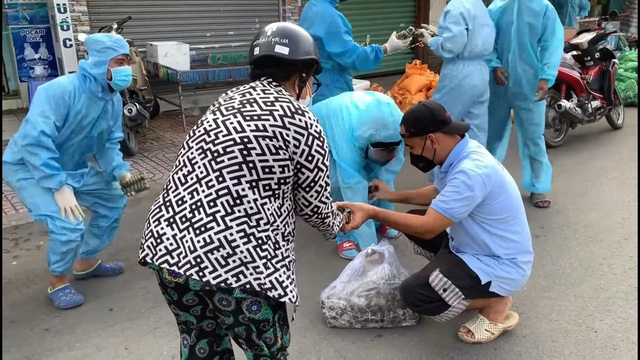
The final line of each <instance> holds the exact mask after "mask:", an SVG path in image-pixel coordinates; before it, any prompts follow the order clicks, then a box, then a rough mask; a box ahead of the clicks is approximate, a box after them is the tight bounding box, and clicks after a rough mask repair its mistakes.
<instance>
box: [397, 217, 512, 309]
mask: <svg viewBox="0 0 640 360" xmlns="http://www.w3.org/2000/svg"><path fill="white" fill-rule="evenodd" d="M425 212H426V210H411V211H409V213H412V214H420V215H424V213H425ZM406 236H407V238H409V240H411V242H413V243H414V245H415V247H416V253H418V254H420V255H425V256H427V257H429V256H428V255H429V254H432V256H431V261H430V262H429V263H428V264H427V265H426V266H425V267H424V268H422V270H419V271H418V272H416V273H415V274H413V275H411V276H409V277H408V278H407V279H405V280H404V281H403V282H402V284H401V285H400V295H401V296H402V299H403V300H404V303H405V304H406V306H407V307H408V308H409V309H411V310H413V311H415V312H417V313H418V314H421V315H426V316H432V317H434V319H436V320H438V321H447V320H451V319H452V318H454V317H456V316H457V315H459V314H460V313H461V312H463V311H464V310H465V309H466V308H467V306H468V305H469V300H472V299H489V298H495V297H501V295H499V294H497V293H494V292H493V291H491V290H489V288H490V286H491V282H490V281H489V282H487V283H486V284H482V281H481V280H480V277H479V276H478V275H477V274H476V273H475V272H474V271H473V270H472V269H471V268H470V267H469V266H468V265H467V264H466V263H465V262H464V260H462V259H461V258H460V257H459V256H458V255H456V254H455V253H454V252H453V251H451V248H450V247H449V234H448V233H447V232H446V231H444V232H442V233H440V234H439V235H438V236H436V237H435V238H433V239H429V240H427V239H422V238H418V237H415V236H411V235H406Z"/></svg>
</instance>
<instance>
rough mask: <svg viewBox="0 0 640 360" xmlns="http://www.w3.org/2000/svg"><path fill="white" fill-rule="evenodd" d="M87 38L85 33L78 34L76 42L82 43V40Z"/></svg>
mask: <svg viewBox="0 0 640 360" xmlns="http://www.w3.org/2000/svg"><path fill="white" fill-rule="evenodd" d="M86 38H87V34H85V33H79V34H78V41H80V42H84V40H85V39H86Z"/></svg>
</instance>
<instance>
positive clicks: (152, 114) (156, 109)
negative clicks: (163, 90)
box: [149, 97, 160, 119]
mask: <svg viewBox="0 0 640 360" xmlns="http://www.w3.org/2000/svg"><path fill="white" fill-rule="evenodd" d="M158 115H160V102H158V99H157V98H155V97H154V98H153V105H152V106H151V109H149V118H150V119H155V118H157V117H158Z"/></svg>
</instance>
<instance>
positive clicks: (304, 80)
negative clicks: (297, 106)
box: [296, 74, 309, 101]
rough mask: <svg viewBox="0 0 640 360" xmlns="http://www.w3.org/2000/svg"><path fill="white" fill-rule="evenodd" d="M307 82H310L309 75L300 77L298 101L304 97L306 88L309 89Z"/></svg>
mask: <svg viewBox="0 0 640 360" xmlns="http://www.w3.org/2000/svg"><path fill="white" fill-rule="evenodd" d="M307 81H309V77H308V76H307V74H300V75H298V93H297V94H296V101H299V100H300V97H302V92H303V91H304V88H305V87H307Z"/></svg>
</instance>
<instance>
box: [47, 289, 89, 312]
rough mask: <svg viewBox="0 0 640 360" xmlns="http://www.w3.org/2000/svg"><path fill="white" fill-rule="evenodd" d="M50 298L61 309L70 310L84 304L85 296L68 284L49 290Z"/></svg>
mask: <svg viewBox="0 0 640 360" xmlns="http://www.w3.org/2000/svg"><path fill="white" fill-rule="evenodd" d="M47 293H48V294H47V295H48V296H49V299H51V301H53V305H54V306H55V307H56V308H58V309H61V310H68V309H73V308H75V307H78V306H80V305H82V304H84V297H83V296H82V295H81V294H80V293H79V292H77V291H76V289H74V288H73V286H71V284H66V285H62V286H59V287H57V288H55V289H51V288H49V289H48V290H47Z"/></svg>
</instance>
